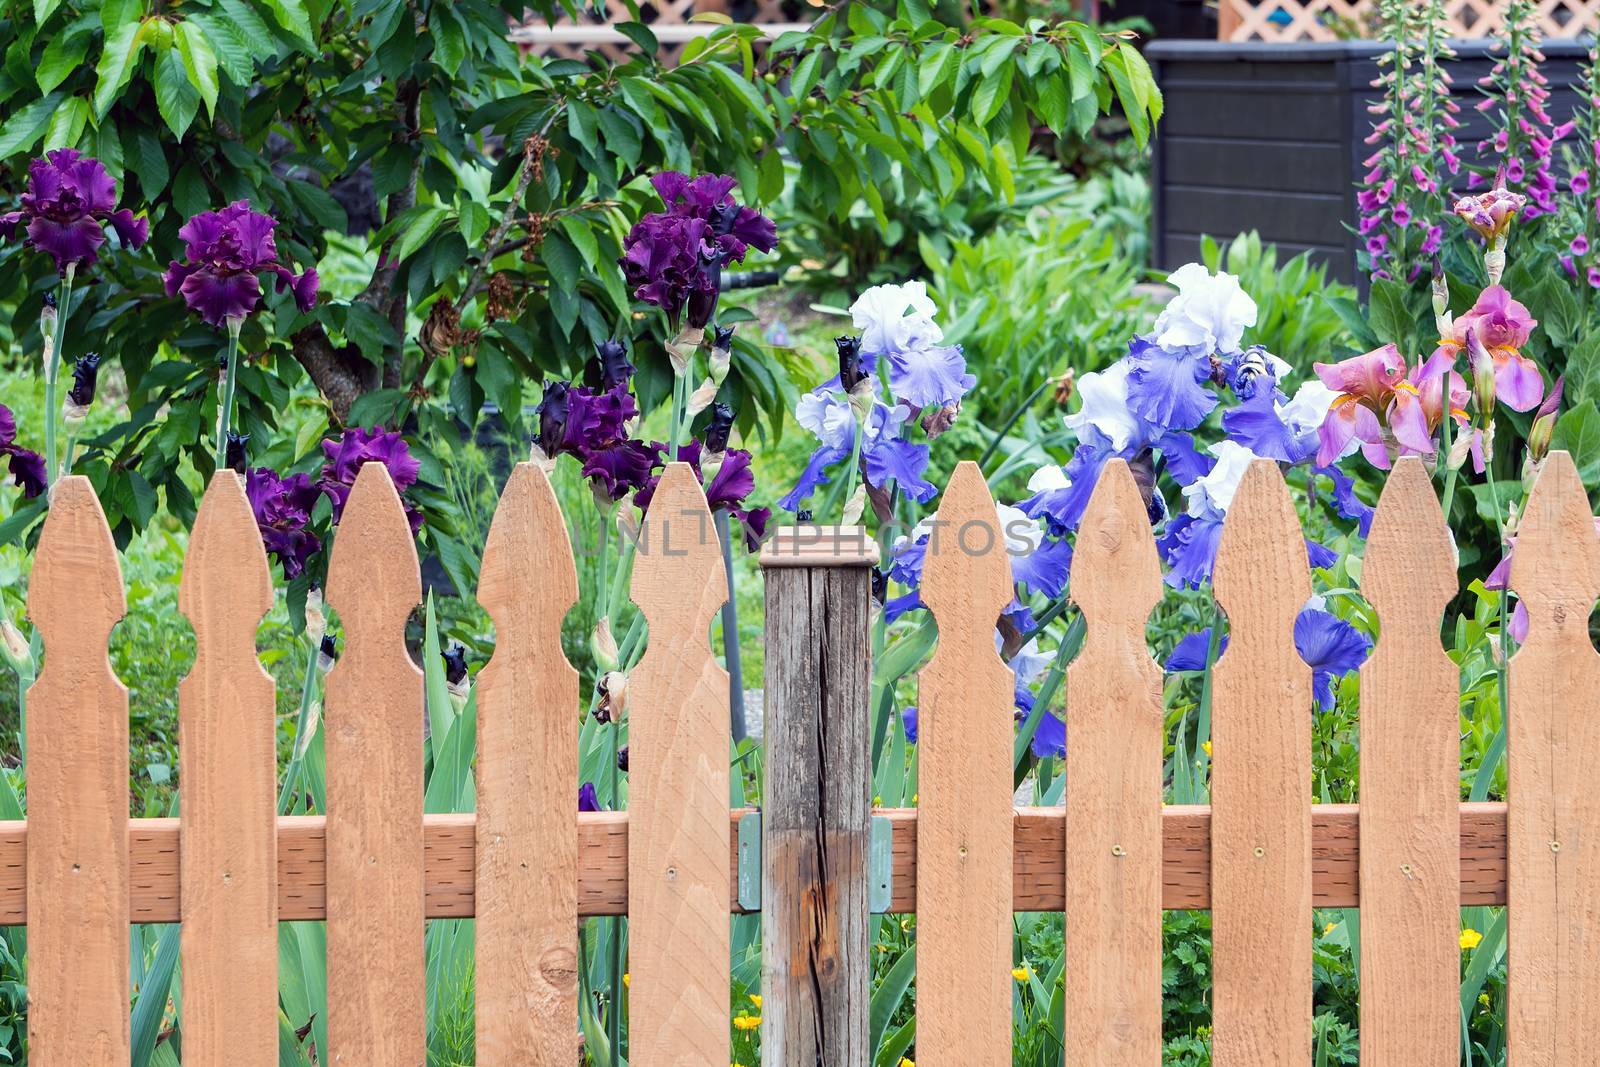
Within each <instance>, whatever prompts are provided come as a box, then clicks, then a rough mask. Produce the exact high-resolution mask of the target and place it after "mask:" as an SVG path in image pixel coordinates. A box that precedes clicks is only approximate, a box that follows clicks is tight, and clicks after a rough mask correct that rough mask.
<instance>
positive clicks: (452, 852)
mask: <svg viewBox="0 0 1600 1067" xmlns="http://www.w3.org/2000/svg"><path fill="white" fill-rule="evenodd" d="M745 813H746V810H745V809H734V810H733V811H731V812H730V813H729V821H730V827H731V828H733V829H736V828H737V827H738V824H739V818H740V816H742V815H744V814H745ZM875 814H877V815H881V816H883V817H884V818H885V819H887V820H888V822H889V825H890V828H891V829H892V831H893V846H892V854H891V858H892V862H893V867H894V886H893V896H892V899H891V903H890V910H891V911H893V912H896V913H900V912H914V911H916V910H917V813H916V810H915V809H913V808H879V809H877V810H876V811H875ZM1359 818H1360V817H1359V815H1358V813H1357V809H1356V805H1354V804H1319V805H1317V806H1315V807H1313V808H1312V809H1311V831H1312V844H1311V893H1312V897H1311V899H1312V903H1313V904H1314V905H1315V906H1316V907H1319V908H1354V907H1358V906H1359V905H1360V903H1361V899H1360V885H1359V882H1360V873H1361V840H1360V831H1359V827H1358V823H1359ZM1011 825H1012V833H1013V835H1014V840H1015V850H1014V859H1013V863H1012V874H1011V878H1012V882H1011V886H1012V888H1011V900H1012V908H1013V910H1015V911H1060V910H1061V909H1062V908H1063V907H1064V906H1065V903H1066V874H1065V871H1066V865H1065V859H1066V833H1067V831H1066V814H1065V811H1064V810H1063V809H1062V808H1033V807H1028V808H1017V809H1015V810H1014V811H1013V812H1012V816H1011ZM422 826H423V863H424V871H423V893H424V901H425V905H424V906H425V908H426V910H427V916H428V918H430V919H470V918H472V916H473V914H474V912H475V910H476V908H475V899H474V894H473V883H474V879H475V871H476V869H477V830H476V825H475V817H474V816H473V815H471V814H448V815H425V816H424V817H423V824H422ZM1161 837H1162V862H1161V906H1162V907H1163V908H1168V909H1175V910H1195V909H1201V910H1203V909H1206V908H1209V907H1210V906H1211V809H1210V808H1208V807H1206V806H1205V805H1169V806H1167V807H1166V808H1164V809H1163V810H1162V813H1161ZM27 851H28V830H27V824H25V823H22V822H0V926H20V925H22V924H24V923H26V922H27V921H28V891H27V868H28V861H27ZM128 852H129V857H130V865H131V867H132V871H133V874H132V878H131V880H130V881H129V883H128V907H129V911H130V915H131V918H132V920H133V921H134V922H136V923H175V922H177V921H178V920H179V919H180V918H181V917H182V916H181V914H180V901H179V899H178V820H177V819H132V820H130V821H129V823H128ZM737 867H738V850H737V847H736V846H735V844H734V843H733V841H732V840H731V839H730V841H729V849H728V869H729V871H730V872H732V871H734V870H736V869H737ZM326 874H327V830H326V820H325V819H324V818H323V817H322V816H320V815H283V816H279V818H278V919H279V921H282V922H288V921H293V920H299V919H324V918H327V914H328V912H327V878H326ZM1505 902H1506V806H1505V804H1503V803H1501V802H1499V801H1487V802H1484V803H1480V804H1462V805H1461V904H1462V906H1463V907H1469V906H1476V905H1501V904H1504V903H1505ZM728 909H729V911H731V912H735V913H737V912H739V911H740V910H741V909H740V908H739V905H738V900H737V897H736V894H735V893H734V892H733V890H732V877H731V875H730V889H729V899H728ZM627 910H628V813H627V812H616V811H604V812H585V813H583V814H581V815H579V816H578V915H579V916H580V917H585V916H591V915H625V914H627Z"/></svg>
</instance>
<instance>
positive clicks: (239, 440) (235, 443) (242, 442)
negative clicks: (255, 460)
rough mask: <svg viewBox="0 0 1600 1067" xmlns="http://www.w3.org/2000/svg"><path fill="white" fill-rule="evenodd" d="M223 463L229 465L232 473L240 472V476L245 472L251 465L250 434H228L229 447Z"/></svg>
mask: <svg viewBox="0 0 1600 1067" xmlns="http://www.w3.org/2000/svg"><path fill="white" fill-rule="evenodd" d="M223 462H225V463H226V464H227V466H228V469H229V470H231V471H238V472H239V473H240V474H243V473H244V472H245V468H246V467H248V466H249V465H250V435H249V434H247V433H230V434H228V447H227V450H226V452H225V453H224V459H223Z"/></svg>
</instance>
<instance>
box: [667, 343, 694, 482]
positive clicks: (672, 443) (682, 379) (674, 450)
mask: <svg viewBox="0 0 1600 1067" xmlns="http://www.w3.org/2000/svg"><path fill="white" fill-rule="evenodd" d="M692 365H693V364H691V366H692ZM688 383H689V367H685V368H684V369H683V373H682V374H676V375H673V378H672V425H670V426H668V427H667V433H668V442H669V443H668V446H667V455H669V456H671V457H672V458H673V459H677V458H678V446H679V445H681V444H682V443H683V413H684V411H685V409H687V408H688V406H689V390H688Z"/></svg>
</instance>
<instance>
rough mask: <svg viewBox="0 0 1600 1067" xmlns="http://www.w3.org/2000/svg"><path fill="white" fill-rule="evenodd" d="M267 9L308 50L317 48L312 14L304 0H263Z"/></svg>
mask: <svg viewBox="0 0 1600 1067" xmlns="http://www.w3.org/2000/svg"><path fill="white" fill-rule="evenodd" d="M261 2H262V3H263V4H265V5H266V7H267V10H269V11H271V12H272V15H273V17H274V18H276V19H277V20H278V25H280V26H282V27H283V28H284V29H286V30H288V31H289V32H290V33H291V34H292V35H293V36H294V38H295V40H297V41H299V42H300V43H301V44H303V45H305V46H306V48H307V50H311V49H314V48H316V46H317V42H316V41H315V40H314V39H313V38H312V36H311V16H310V15H308V14H307V13H306V5H305V4H304V3H303V2H302V0H261Z"/></svg>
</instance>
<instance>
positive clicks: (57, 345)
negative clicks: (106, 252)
mask: <svg viewBox="0 0 1600 1067" xmlns="http://www.w3.org/2000/svg"><path fill="white" fill-rule="evenodd" d="M77 270H78V265H77V264H76V263H68V264H67V269H66V272H65V273H64V274H62V275H61V286H60V289H59V290H58V295H57V296H56V328H55V335H54V336H53V337H52V338H51V340H50V358H49V359H47V360H45V365H44V460H45V467H44V480H45V485H46V486H47V487H48V486H50V485H54V484H55V481H56V479H57V478H58V477H59V476H60V472H59V470H58V468H57V467H56V420H57V419H59V418H60V417H61V412H60V411H59V410H58V408H59V405H58V404H57V403H56V383H57V381H59V380H60V378H61V347H62V345H64V344H66V341H67V315H68V314H69V312H70V311H71V308H72V281H73V275H75V274H76V273H77Z"/></svg>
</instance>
